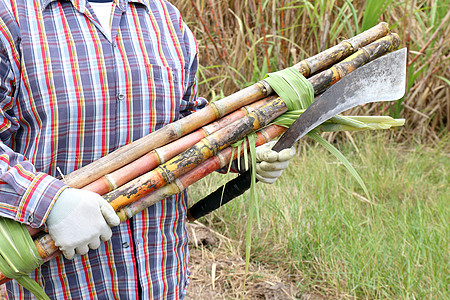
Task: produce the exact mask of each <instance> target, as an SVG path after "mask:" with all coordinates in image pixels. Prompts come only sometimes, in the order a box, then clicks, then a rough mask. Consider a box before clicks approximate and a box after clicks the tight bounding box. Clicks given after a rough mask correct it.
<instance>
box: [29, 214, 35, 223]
mask: <svg viewBox="0 0 450 300" xmlns="http://www.w3.org/2000/svg"><path fill="white" fill-rule="evenodd" d="M33 221H34V217H33V215H29V216H28V223H33Z"/></svg>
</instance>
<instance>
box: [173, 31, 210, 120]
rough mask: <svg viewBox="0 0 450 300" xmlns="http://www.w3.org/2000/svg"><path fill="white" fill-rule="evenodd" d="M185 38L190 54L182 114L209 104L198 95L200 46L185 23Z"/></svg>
mask: <svg viewBox="0 0 450 300" xmlns="http://www.w3.org/2000/svg"><path fill="white" fill-rule="evenodd" d="M182 30H183V40H184V43H185V47H186V53H187V54H188V56H189V60H188V63H187V65H186V66H185V86H186V88H185V93H184V95H183V99H182V101H181V107H180V113H181V115H182V116H186V115H189V114H190V113H192V112H195V111H197V110H200V109H202V108H203V107H205V106H206V105H207V104H208V101H207V100H206V99H205V98H203V97H198V95H197V88H198V81H197V70H198V47H197V41H196V40H195V37H194V34H193V33H192V31H191V30H190V29H189V27H188V26H187V25H186V24H184V23H183V25H182Z"/></svg>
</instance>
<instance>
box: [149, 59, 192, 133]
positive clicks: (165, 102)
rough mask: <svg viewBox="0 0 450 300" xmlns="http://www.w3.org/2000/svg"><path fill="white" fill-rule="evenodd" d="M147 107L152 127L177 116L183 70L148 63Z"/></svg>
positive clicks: (159, 126) (181, 93)
mask: <svg viewBox="0 0 450 300" xmlns="http://www.w3.org/2000/svg"><path fill="white" fill-rule="evenodd" d="M147 68H148V76H147V83H146V85H147V86H148V91H147V92H146V93H145V94H146V95H144V99H147V103H146V105H147V109H148V112H149V114H150V117H151V121H150V123H151V124H152V127H153V128H152V129H153V130H157V129H159V128H161V127H163V126H164V125H166V124H169V123H171V122H173V121H175V120H177V119H178V118H179V115H180V105H181V103H182V100H183V91H184V83H183V74H184V71H183V70H180V69H175V68H171V67H167V66H161V65H155V64H148V65H147Z"/></svg>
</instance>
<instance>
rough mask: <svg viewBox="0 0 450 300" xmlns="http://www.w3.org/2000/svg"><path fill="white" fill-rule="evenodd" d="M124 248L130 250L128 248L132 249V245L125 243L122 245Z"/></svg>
mask: <svg viewBox="0 0 450 300" xmlns="http://www.w3.org/2000/svg"><path fill="white" fill-rule="evenodd" d="M122 247H123V248H128V247H130V244H128V242H124V243H122Z"/></svg>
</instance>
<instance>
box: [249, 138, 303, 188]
mask: <svg viewBox="0 0 450 300" xmlns="http://www.w3.org/2000/svg"><path fill="white" fill-rule="evenodd" d="M275 144H276V141H271V142H269V143H266V144H263V145H261V146H258V147H256V179H258V180H259V181H261V182H264V183H274V182H275V181H276V180H277V178H278V177H280V176H281V173H283V170H284V169H286V168H287V167H288V165H289V160H290V159H291V158H292V157H294V155H295V152H296V151H295V148H294V147H291V148H288V149H284V150H281V151H280V152H276V151H273V150H272V147H273V146H274V145H275Z"/></svg>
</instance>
